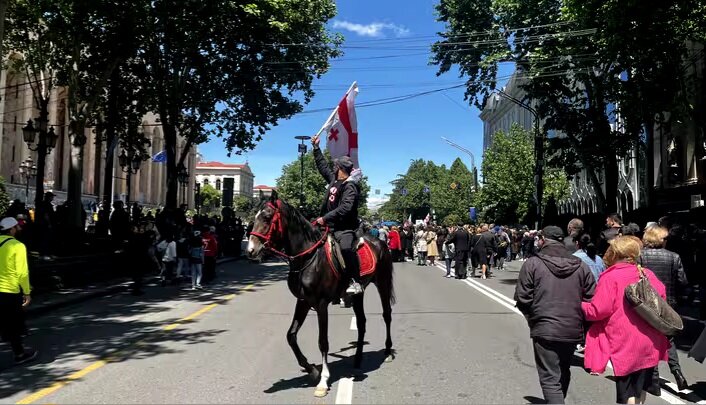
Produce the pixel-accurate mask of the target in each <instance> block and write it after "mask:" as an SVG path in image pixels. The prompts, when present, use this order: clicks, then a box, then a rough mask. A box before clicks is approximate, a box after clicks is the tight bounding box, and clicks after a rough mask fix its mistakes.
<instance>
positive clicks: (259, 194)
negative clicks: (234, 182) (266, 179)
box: [252, 184, 277, 201]
mask: <svg viewBox="0 0 706 405" xmlns="http://www.w3.org/2000/svg"><path fill="white" fill-rule="evenodd" d="M275 190H277V188H275V187H272V186H266V185H263V184H261V185H258V186H255V187H253V194H252V197H253V198H254V199H255V201H260V200H263V199H266V198H270V197H271V196H272V192H273V191H275Z"/></svg>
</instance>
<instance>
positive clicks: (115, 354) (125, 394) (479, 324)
mask: <svg viewBox="0 0 706 405" xmlns="http://www.w3.org/2000/svg"><path fill="white" fill-rule="evenodd" d="M518 269H519V267H518V265H517V264H514V265H511V266H509V271H506V272H497V273H496V274H497V275H498V277H497V278H494V279H490V280H483V281H481V280H474V281H470V282H462V281H459V280H454V279H446V278H444V277H443V274H444V273H443V271H442V270H440V269H438V268H436V267H418V266H415V265H413V264H411V263H404V264H396V280H395V288H396V292H397V305H396V306H395V307H393V321H392V334H393V335H392V337H393V342H394V348H395V350H396V358H395V359H394V360H393V361H392V362H389V363H385V362H383V360H384V358H383V347H384V338H385V334H384V323H383V320H382V316H381V307H380V302H379V298H378V295H377V293H376V291H374V287H371V288H370V290H369V291H368V292H367V294H366V298H365V307H366V311H367V319H368V328H367V330H368V333H367V336H366V341H367V342H369V344H368V345H366V346H365V352H366V354H365V358H364V361H363V367H362V369H361V370H354V369H353V367H352V355H353V353H354V349H353V346H352V343H353V342H354V341H355V339H356V336H357V331H355V330H352V329H351V328H352V326H353V325H354V322H351V320H352V317H353V312H352V310H351V309H342V308H339V307H338V306H334V307H332V308H331V310H330V324H329V325H330V326H329V330H330V337H329V341H330V346H331V353H330V355H329V362H330V364H329V367H330V370H331V374H332V376H331V379H330V383H331V390H330V392H329V394H328V396H327V397H326V398H322V399H318V398H314V396H313V392H314V386H315V384H314V383H312V382H311V381H310V380H309V378H308V377H307V376H305V375H304V374H302V373H301V372H300V369H299V367H298V365H297V364H296V361H295V358H294V356H293V354H292V353H291V351H290V349H289V346H288V345H287V342H286V338H285V333H286V330H287V328H288V326H289V323H290V320H291V316H292V310H293V307H294V299H293V297H292V296H291V295H290V293H289V291H288V290H287V287H286V283H285V279H286V275H287V267H286V266H285V265H284V264H281V263H265V264H263V265H255V264H250V263H247V262H242V261H241V262H231V263H227V264H223V265H221V266H220V267H219V275H220V277H219V279H218V281H217V283H216V284H215V285H213V286H211V287H210V288H209V289H208V290H205V291H198V292H192V291H187V290H180V289H179V288H177V287H166V288H160V287H154V288H150V289H148V293H147V294H146V295H145V296H142V297H138V298H135V297H132V296H130V295H127V294H119V295H115V296H110V297H105V298H101V299H97V300H94V301H90V302H88V303H85V304H82V305H80V306H75V307H69V308H65V309H63V310H60V311H57V312H55V313H51V314H48V315H46V316H43V317H41V318H38V319H34V320H32V321H31V324H30V327H31V335H30V336H29V337H28V339H27V341H28V343H29V344H31V345H33V346H35V347H37V348H39V349H40V350H41V356H40V360H39V362H37V363H35V364H33V365H30V366H18V367H10V364H11V362H10V359H11V357H10V354H9V352H7V348H6V347H5V346H2V347H0V350H2V351H0V402H2V403H15V402H22V403H32V402H34V403H55V404H57V403H334V402H335V403H351V402H352V403H535V402H541V396H542V395H541V390H540V388H539V384H538V379H537V373H536V371H535V368H534V360H533V354H532V350H531V344H530V340H529V336H528V329H527V326H526V325H525V322H524V318H523V317H522V316H520V315H518V314H517V313H516V312H515V311H513V309H512V308H513V307H512V305H511V302H510V300H509V299H508V298H507V297H512V290H513V288H514V287H513V280H514V278H516V273H517V270H518ZM476 283H480V284H481V286H478V285H476ZM488 287H490V288H492V291H491V290H489V289H488ZM501 295H504V296H505V298H502V297H501ZM316 328H317V324H316V317H315V314H314V313H313V312H312V313H311V314H310V316H309V317H308V319H307V321H306V323H305V324H304V327H303V328H302V330H301V332H300V334H299V342H300V345H301V347H302V350H303V352H304V353H305V355H307V357H308V358H309V360H310V361H312V362H315V363H319V362H320V359H319V352H318V347H317V329H316ZM682 354H683V353H682ZM682 363H683V366H684V370H685V374H686V375H687V378H688V379H689V381H690V382H691V383H692V384H694V385H693V389H694V390H695V391H696V393H690V394H689V396H686V397H684V398H679V397H678V396H676V395H672V394H669V392H668V391H667V390H664V391H665V394H664V395H663V397H661V398H655V397H652V398H650V401H649V402H650V403H664V402H668V403H684V402H687V399H691V400H694V401H697V400H699V399H700V398H697V396H696V395H698V391H699V390H700V389H703V387H702V385H703V384H704V383H701V382H700V381H706V367H705V366H702V365H700V364H698V363H696V362H694V361H693V360H691V359H687V358H686V356H685V355H683V356H682ZM581 365H582V359H581V358H580V357H579V356H576V358H575V367H573V369H572V372H573V377H572V382H571V387H570V392H569V397H568V399H567V400H568V402H571V403H613V402H614V398H615V389H614V383H613V382H612V381H611V380H610V376H591V375H589V374H587V373H586V372H585V371H584V370H583V368H582V367H581Z"/></svg>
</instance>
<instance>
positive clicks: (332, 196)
mask: <svg viewBox="0 0 706 405" xmlns="http://www.w3.org/2000/svg"><path fill="white" fill-rule="evenodd" d="M342 187H343V181H341V180H336V181H334V182H333V184H331V186H329V189H328V193H327V194H326V212H331V211H333V210H334V209H336V208H338V203H339V202H340V201H341V192H342V191H343V190H342Z"/></svg>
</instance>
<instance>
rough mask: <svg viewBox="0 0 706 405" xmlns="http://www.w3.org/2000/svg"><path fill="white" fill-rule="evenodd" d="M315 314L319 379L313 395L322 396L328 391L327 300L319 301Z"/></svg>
mask: <svg viewBox="0 0 706 405" xmlns="http://www.w3.org/2000/svg"><path fill="white" fill-rule="evenodd" d="M316 312H317V314H318V316H319V350H320V351H321V380H320V381H319V384H318V385H317V386H316V390H314V396H316V397H323V396H326V394H327V393H328V379H329V377H330V373H329V370H328V350H329V347H328V302H320V303H319V306H318V309H317V311H316Z"/></svg>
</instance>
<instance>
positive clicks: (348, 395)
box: [335, 377, 353, 404]
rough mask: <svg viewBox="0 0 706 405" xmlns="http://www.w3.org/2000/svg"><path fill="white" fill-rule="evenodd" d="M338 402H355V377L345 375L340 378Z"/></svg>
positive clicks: (337, 393)
mask: <svg viewBox="0 0 706 405" xmlns="http://www.w3.org/2000/svg"><path fill="white" fill-rule="evenodd" d="M335 403H336V404H351V403H353V379H352V378H348V377H344V378H341V379H340V380H338V389H337V390H336V402H335Z"/></svg>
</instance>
